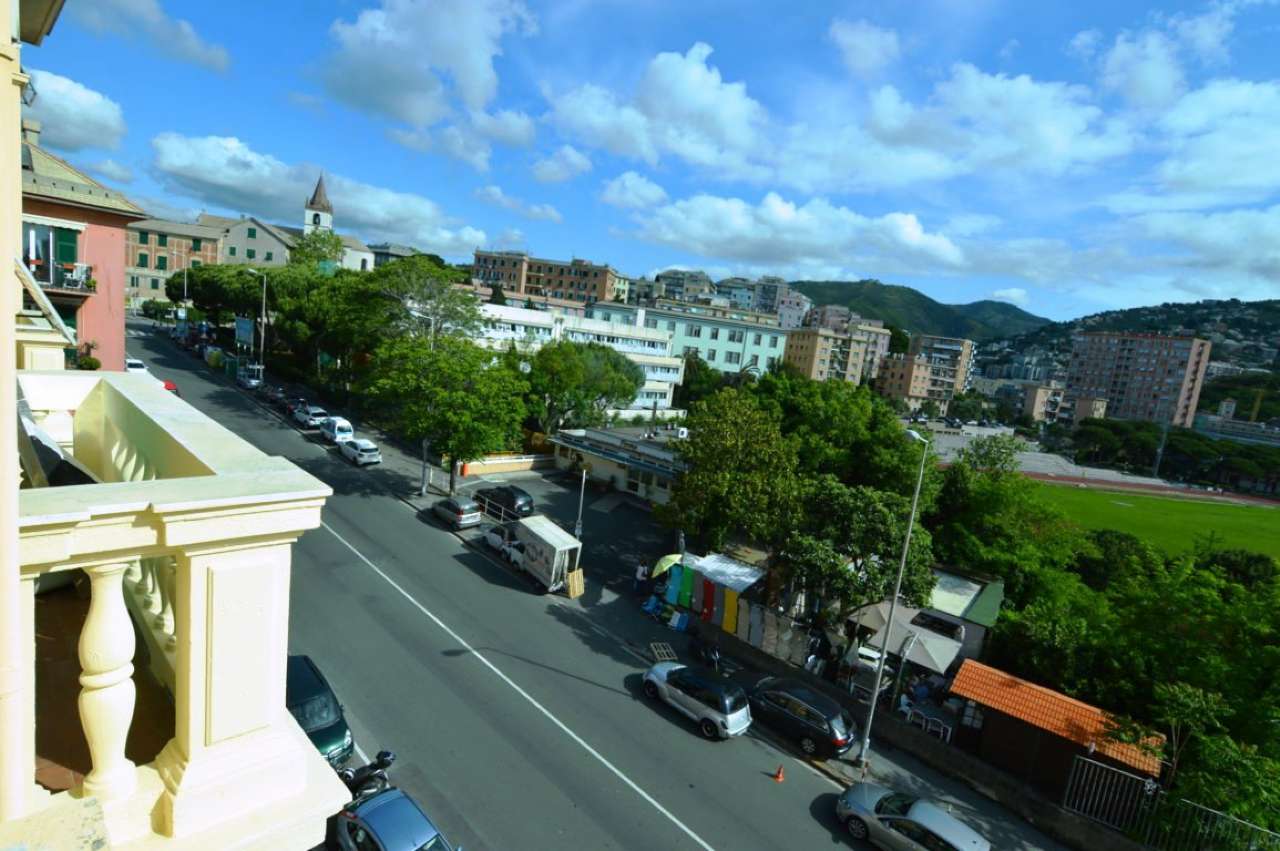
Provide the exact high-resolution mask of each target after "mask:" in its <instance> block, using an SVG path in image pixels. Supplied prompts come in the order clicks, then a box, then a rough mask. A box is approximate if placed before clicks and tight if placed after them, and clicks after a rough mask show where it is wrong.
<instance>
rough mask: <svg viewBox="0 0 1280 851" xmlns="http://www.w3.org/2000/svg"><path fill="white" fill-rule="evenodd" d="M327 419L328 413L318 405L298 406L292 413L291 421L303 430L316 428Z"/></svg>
mask: <svg viewBox="0 0 1280 851" xmlns="http://www.w3.org/2000/svg"><path fill="white" fill-rule="evenodd" d="M328 417H329V412H328V411H326V410H325V409H324V408H321V407H320V406H319V405H300V406H298V408H296V409H295V410H294V412H293V421H294V422H296V423H297V424H298V425H300V426H302V427H303V428H318V427H319V426H320V423H322V422H324V421H325V420H326V419H328Z"/></svg>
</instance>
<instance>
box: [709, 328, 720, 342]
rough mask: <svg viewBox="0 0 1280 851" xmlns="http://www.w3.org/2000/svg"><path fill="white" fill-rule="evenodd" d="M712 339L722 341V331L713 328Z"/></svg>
mask: <svg viewBox="0 0 1280 851" xmlns="http://www.w3.org/2000/svg"><path fill="white" fill-rule="evenodd" d="M711 339H713V340H719V339H720V329H719V328H712V329H711Z"/></svg>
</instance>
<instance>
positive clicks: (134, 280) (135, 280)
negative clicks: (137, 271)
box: [129, 275, 138, 287]
mask: <svg viewBox="0 0 1280 851" xmlns="http://www.w3.org/2000/svg"><path fill="white" fill-rule="evenodd" d="M137 285H138V276H137V275H130V276H129V286H131V287H136V286H137Z"/></svg>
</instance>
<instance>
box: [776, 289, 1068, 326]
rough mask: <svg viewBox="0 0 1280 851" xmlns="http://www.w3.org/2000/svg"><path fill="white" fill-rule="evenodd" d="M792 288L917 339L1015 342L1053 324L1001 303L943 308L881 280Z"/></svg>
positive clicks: (947, 306)
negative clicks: (937, 337)
mask: <svg viewBox="0 0 1280 851" xmlns="http://www.w3.org/2000/svg"><path fill="white" fill-rule="evenodd" d="M791 286H792V287H794V288H795V289H797V290H799V291H800V292H802V293H804V294H805V295H807V296H808V297H809V298H811V299H813V303H814V304H816V305H822V304H840V305H845V306H846V307H848V308H849V309H850V310H852V311H854V312H855V313H858V314H860V315H862V316H866V317H868V318H870V319H883V320H884V322H885V323H886V324H888V325H895V326H897V327H899V328H904V329H906V330H907V331H909V332H911V333H913V334H939V335H942V336H945V337H965V338H968V339H970V340H978V341H982V340H993V339H1001V338H1004V337H1012V336H1015V335H1017V334H1023V333H1026V332H1028V331H1032V330H1034V329H1036V328H1039V327H1040V326H1042V325H1046V324H1048V323H1049V320H1048V319H1044V318H1043V317H1040V316H1035V315H1033V314H1031V313H1027V312H1026V311H1025V310H1022V309H1021V308H1018V307H1014V306H1013V305H1012V304H1005V303H1004V302H1002V301H975V302H973V303H972V304H943V303H941V302H937V301H934V300H933V299H931V298H929V297H928V296H927V295H925V294H924V293H922V292H920V291H918V290H913V289H912V288H911V287H903V286H898V285H896V284H882V283H880V282H879V281H875V280H867V281H795V282H792V284H791Z"/></svg>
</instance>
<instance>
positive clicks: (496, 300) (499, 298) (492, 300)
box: [489, 284, 507, 305]
mask: <svg viewBox="0 0 1280 851" xmlns="http://www.w3.org/2000/svg"><path fill="white" fill-rule="evenodd" d="M506 303H507V294H506V293H504V292H503V291H502V284H494V285H493V291H492V292H490V293H489V304H497V305H505V304H506Z"/></svg>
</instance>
